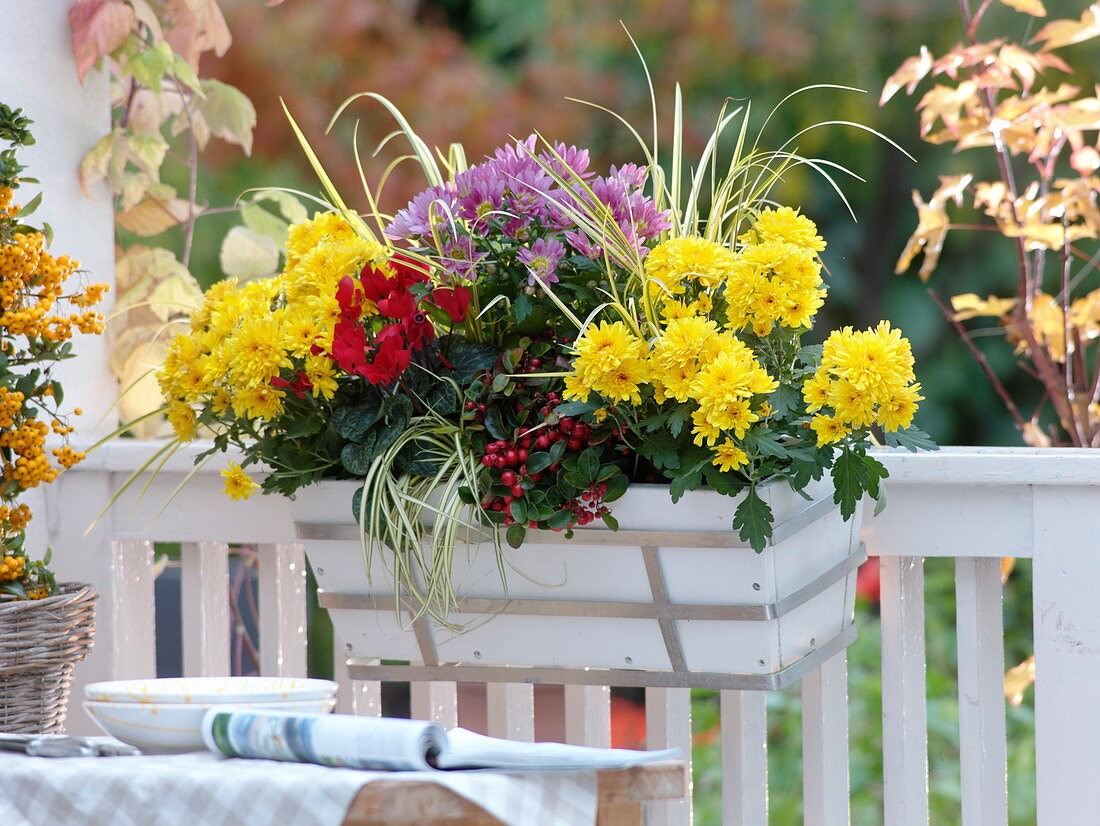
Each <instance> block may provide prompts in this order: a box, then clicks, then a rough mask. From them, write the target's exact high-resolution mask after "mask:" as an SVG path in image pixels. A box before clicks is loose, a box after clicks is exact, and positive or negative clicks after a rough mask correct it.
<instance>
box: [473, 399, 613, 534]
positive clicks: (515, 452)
mask: <svg viewBox="0 0 1100 826" xmlns="http://www.w3.org/2000/svg"><path fill="white" fill-rule="evenodd" d="M560 401H561V397H560V395H559V394H557V393H549V394H547V396H546V398H545V402H546V404H545V405H544V406H543V407H542V408H541V409H540V410H539V413H540V415H541V416H542V417H543V419H544V420H549V419H550V418H551V417H552V414H553V405H555V404H558V403H560ZM467 409H471V410H475V411H477V412H481V411H480V406H475V407H474V408H470V407H469V403H467ZM477 412H475V416H476V415H477ZM591 435H592V428H591V427H589V426H588V425H586V424H584V423H583V422H578V421H576V420H575V419H572V418H569V417H563V418H561V419H558V420H557V421H556V422H554V423H549V422H547V423H545V424H543V425H542V426H540V427H539V428H537V429H536V430H533V431H528V432H527V433H526V434H525V435H522V436H518V437H517V438H513V439H512V440H511V441H508V440H505V439H498V440H497V441H495V442H490V443H489V444H488V445H486V447H485V455H483V456H482V457H481V463H482V464H483V465H484V466H485V467H487V468H495V469H499V470H500V474H499V476H498V477H497V478H496V479H494V480H493V481H494V482H499V483H500V484H502V485H503V486H504V487H506V488H508V491H509V492H508V493H507V494H505V495H503V496H492V497H490V498H489V499H488V500H487V501H485V502H483V503H482V507H483V508H485V509H486V510H492V511H500V512H502V513H504V515H505V516H504V524H505V525H508V526H510V525H514V524H515V519H514V518H513V517H512V508H511V505H512V502H514V501H515V500H516V499H519V498H521V497H523V495H524V494H525V493H526V491H527V490H529V489H530V488H532V487H534V486H535V485H536V484H538V482H539V480H541V479H542V477H543V472H541V471H540V472H538V473H528V471H527V466H526V462H527V458H528V457H529V456H530V454H531V453H532V452H533V451H536V450H538V451H544V450H549V449H550V448H551V446H553V444H554V443H555V442H560V441H564V442H565V447H566V450H567V451H573V452H574V453H575V452H578V451H581V450H584V448H585V447H587V446H588V439H589V438H590V437H591ZM558 467H559V466H558V464H557V463H554V464H551V465H550V466H549V467H547V468H546V471H545V472H549V473H557V471H558ZM493 475H494V476H496V474H493ZM525 483H526V487H524V485H525ZM595 487H597V486H593V489H594V488H595ZM590 490H592V489H590ZM588 493H589V491H586V492H585V494H583V496H586V497H587V496H588ZM589 500H591V501H586V502H585V503H583V504H582V503H581V501H580V500H578V499H573V500H570V501H569V502H566V503H564V504H563V506H562V507H563V508H564V509H567V510H569V511H571V512H573V513H574V514H577V515H578V516H577V521H578V522H580V521H581V518H582V517H581V515H580V514H582V513H583V514H588V513H590V510H589V508H590V506H591V505H592V502H593V501H598V499H597V500H592V497H589ZM592 518H593V517H588V518H586V519H585V520H584V521H583V522H582V524H587V523H588V522H590V521H592ZM573 524H576V522H574V523H573ZM527 526H528V527H529V528H537V527H538V522H537V521H533V520H532V521H531V522H528V525H527Z"/></svg>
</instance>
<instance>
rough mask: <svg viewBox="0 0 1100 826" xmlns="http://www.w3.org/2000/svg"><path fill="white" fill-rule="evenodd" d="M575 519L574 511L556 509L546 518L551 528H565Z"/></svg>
mask: <svg viewBox="0 0 1100 826" xmlns="http://www.w3.org/2000/svg"><path fill="white" fill-rule="evenodd" d="M572 521H573V512H572V511H569V510H559V511H554V513H553V514H551V516H550V517H549V518H548V519H547V520H546V524H547V525H549V526H550V527H551V528H564V527H566V526H567V525H568V524H569V523H570V522H572Z"/></svg>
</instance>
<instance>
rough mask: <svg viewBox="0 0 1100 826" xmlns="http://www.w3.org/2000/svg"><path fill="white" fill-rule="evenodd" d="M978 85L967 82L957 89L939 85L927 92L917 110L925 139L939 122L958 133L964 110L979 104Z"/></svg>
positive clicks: (921, 131)
mask: <svg viewBox="0 0 1100 826" xmlns="http://www.w3.org/2000/svg"><path fill="white" fill-rule="evenodd" d="M977 91H978V84H977V83H975V82H973V81H970V80H966V81H963V82H962V83H960V84H959V85H958V87H957V88H953V87H951V86H945V85H943V84H937V85H936V86H934V87H933V88H932V89H930V90H928V91H927V92H925V94H924V97H922V98H921V100H920V103H919V104H917V108H918V109H919V110H920V123H921V127H920V133H921V136H922V137H924V136H926V135H928V133H929V132H931V131H932V127H933V126H935V124H936V121H937V120H941V121H943V125H944V127H945V128H946V129H948V130H949V131H950V132H952V133H956V132H957V129H958V125H959V121H960V120H961V119H962V112H963V109H964V108H965V109H969V107H971V106H974V105H975V104H976V102H977V97H976V94H975V93H976V92H977Z"/></svg>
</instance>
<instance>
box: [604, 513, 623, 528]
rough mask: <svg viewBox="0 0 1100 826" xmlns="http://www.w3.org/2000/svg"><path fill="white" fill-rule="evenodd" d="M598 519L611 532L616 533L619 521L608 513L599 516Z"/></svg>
mask: <svg viewBox="0 0 1100 826" xmlns="http://www.w3.org/2000/svg"><path fill="white" fill-rule="evenodd" d="M600 518H601V519H603V522H604V524H605V525H607V527H609V528H611V530H613V531H617V530H618V529H619V520H618V519H616V518H615V517H614V516H612V515H611V514H610V513H605V514H601V515H600Z"/></svg>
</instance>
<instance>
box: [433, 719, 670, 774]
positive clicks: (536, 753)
mask: <svg viewBox="0 0 1100 826" xmlns="http://www.w3.org/2000/svg"><path fill="white" fill-rule="evenodd" d="M679 756H680V752H679V750H678V749H665V750H663V751H632V750H630V749H597V748H589V747H587V746H570V745H567V744H565V743H520V742H517V741H515V740H501V739H498V738H496V737H486V736H484V735H482V734H476V733H474V732H472V731H467V730H466V729H464V728H454V729H451V730H450V731H448V732H447V747H446V749H444V750H443V752H441V753H440V755H439V757H438V758H437V760H436V763H437V765H438V766H439V768H441V769H483V768H484V769H539V770H543V771H569V770H584V769H626V768H630V767H631V766H637V765H640V764H642V763H654V762H657V761H660V760H673V759H677V758H679Z"/></svg>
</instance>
